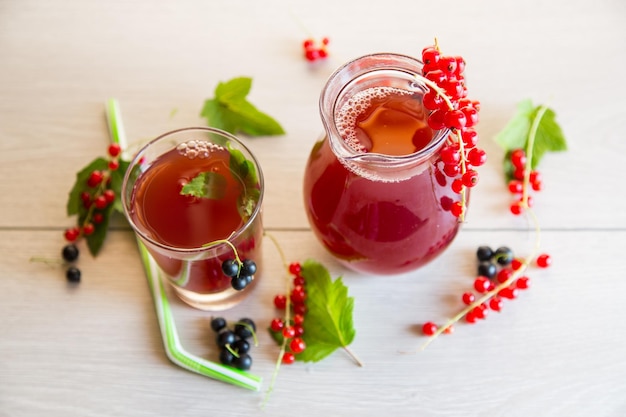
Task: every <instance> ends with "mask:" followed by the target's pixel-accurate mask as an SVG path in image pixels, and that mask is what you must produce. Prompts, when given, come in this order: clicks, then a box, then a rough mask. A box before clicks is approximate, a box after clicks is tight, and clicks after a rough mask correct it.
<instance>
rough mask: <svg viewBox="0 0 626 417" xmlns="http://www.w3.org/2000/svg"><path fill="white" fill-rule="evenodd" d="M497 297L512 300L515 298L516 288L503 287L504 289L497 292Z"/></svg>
mask: <svg viewBox="0 0 626 417" xmlns="http://www.w3.org/2000/svg"><path fill="white" fill-rule="evenodd" d="M498 296H499V297H502V298H508V299H509V300H512V299H514V298H515V297H517V288H515V287H505V288H502V289H501V290H500V291H499V292H498Z"/></svg>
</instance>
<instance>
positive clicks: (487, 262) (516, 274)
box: [422, 246, 551, 336]
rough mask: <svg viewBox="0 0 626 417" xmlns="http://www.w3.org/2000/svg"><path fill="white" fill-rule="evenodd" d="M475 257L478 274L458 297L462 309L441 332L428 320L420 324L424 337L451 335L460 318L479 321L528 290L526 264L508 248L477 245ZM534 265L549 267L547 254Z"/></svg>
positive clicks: (549, 261)
mask: <svg viewBox="0 0 626 417" xmlns="http://www.w3.org/2000/svg"><path fill="white" fill-rule="evenodd" d="M476 257H477V260H478V274H479V275H478V276H477V277H476V278H475V279H474V283H473V291H467V292H464V293H463V294H462V295H461V301H462V303H463V304H465V305H466V307H465V308H464V309H463V310H462V311H461V312H460V313H459V314H458V315H457V316H455V317H454V318H453V319H452V320H450V321H449V322H448V323H447V324H446V325H444V327H443V328H442V329H441V330H440V329H439V326H437V325H436V324H435V323H433V322H431V321H429V322H426V323H424V324H423V326H422V332H423V333H424V334H425V335H427V336H434V335H436V334H438V333H452V331H453V327H452V326H453V324H454V323H455V322H457V321H459V320H461V319H465V321H466V322H467V323H470V324H473V323H476V322H477V321H479V320H483V319H485V318H487V316H488V314H489V311H496V312H500V311H501V310H502V306H503V300H505V299H508V300H513V299H515V298H517V296H518V295H519V292H520V291H523V290H526V289H528V288H529V287H530V278H529V277H527V276H526V275H523V273H524V271H525V270H526V268H527V267H528V262H527V261H524V260H521V259H519V258H515V257H514V255H513V252H512V251H511V250H510V249H509V248H507V247H500V248H498V249H497V250H495V251H494V250H492V249H491V248H490V247H489V246H481V247H479V248H478V250H477V251H476ZM535 263H536V265H537V266H538V267H540V268H547V267H548V266H550V264H551V258H550V255H548V254H542V255H540V256H538V257H537V259H536V260H535Z"/></svg>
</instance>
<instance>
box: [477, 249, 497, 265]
mask: <svg viewBox="0 0 626 417" xmlns="http://www.w3.org/2000/svg"><path fill="white" fill-rule="evenodd" d="M492 256H493V250H492V249H491V248H490V247H489V246H479V247H478V249H477V250H476V258H478V260H479V261H481V262H482V261H490V260H491V257H492Z"/></svg>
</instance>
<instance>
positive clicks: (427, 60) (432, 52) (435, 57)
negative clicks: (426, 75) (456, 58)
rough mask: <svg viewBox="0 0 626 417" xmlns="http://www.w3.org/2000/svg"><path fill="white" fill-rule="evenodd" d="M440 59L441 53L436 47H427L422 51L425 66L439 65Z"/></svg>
mask: <svg viewBox="0 0 626 417" xmlns="http://www.w3.org/2000/svg"><path fill="white" fill-rule="evenodd" d="M440 57H441V53H440V52H439V50H437V48H435V47H434V46H429V47H426V48H424V50H423V51H422V62H424V64H425V65H433V64H437V63H438V62H439V58H440Z"/></svg>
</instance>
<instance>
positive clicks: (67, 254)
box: [61, 243, 79, 262]
mask: <svg viewBox="0 0 626 417" xmlns="http://www.w3.org/2000/svg"><path fill="white" fill-rule="evenodd" d="M61 255H62V256H63V259H65V260H66V261H67V262H74V261H75V260H76V259H78V255H79V251H78V248H77V247H76V245H74V244H71V243H70V244H69V245H65V246H63V251H62V252H61Z"/></svg>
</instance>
